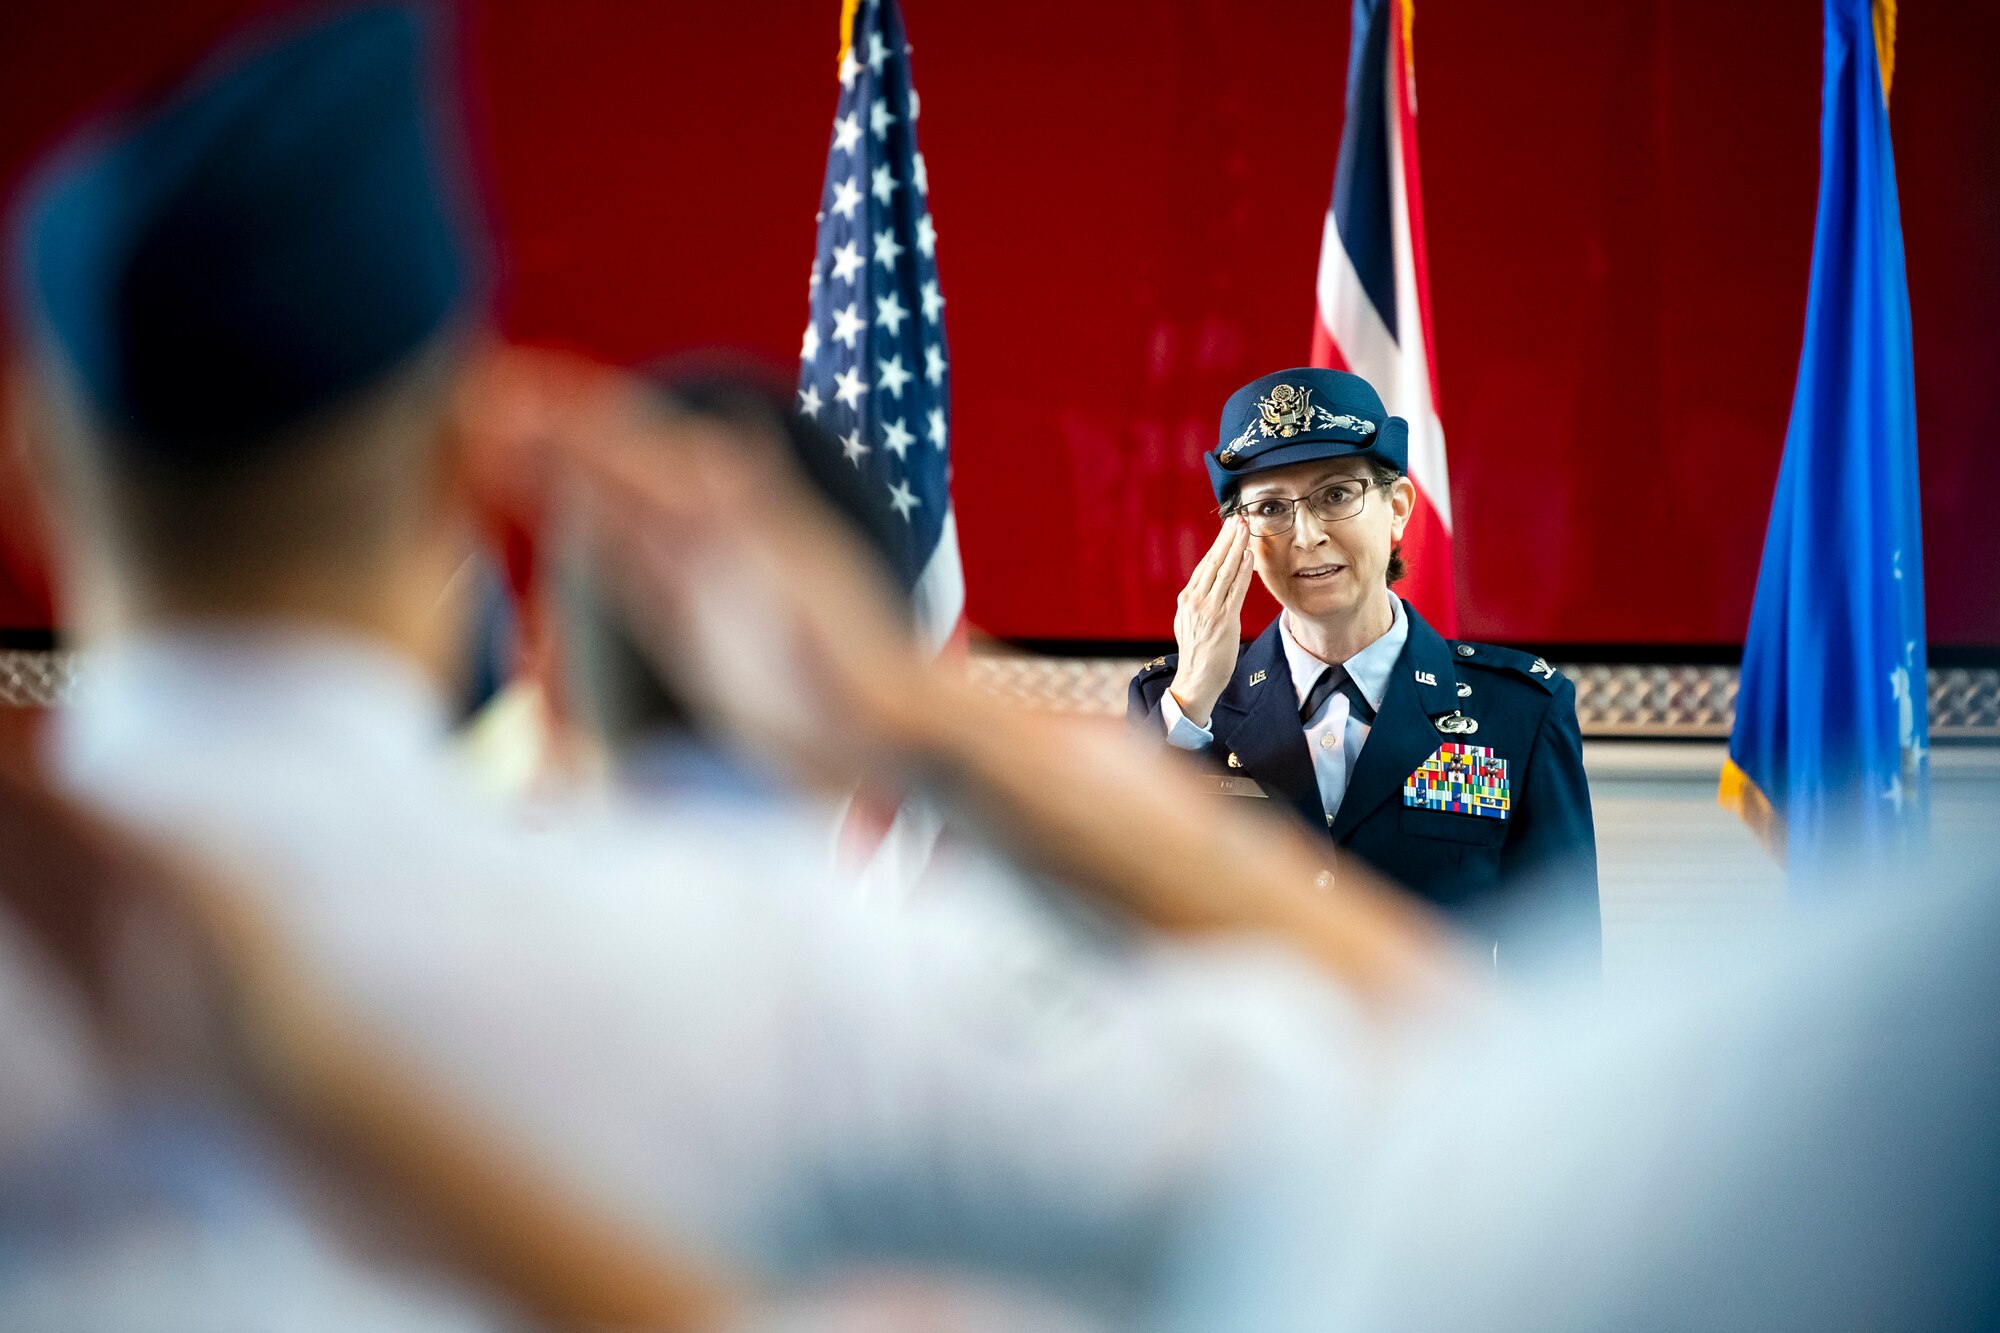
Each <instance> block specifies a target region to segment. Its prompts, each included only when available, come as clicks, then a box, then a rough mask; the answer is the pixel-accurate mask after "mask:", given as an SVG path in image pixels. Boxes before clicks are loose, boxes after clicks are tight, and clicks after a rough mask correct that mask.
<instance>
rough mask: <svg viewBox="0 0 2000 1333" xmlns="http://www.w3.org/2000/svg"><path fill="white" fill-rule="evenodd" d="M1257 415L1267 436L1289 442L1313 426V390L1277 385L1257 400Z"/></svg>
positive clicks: (1294, 385)
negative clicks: (1274, 436)
mask: <svg viewBox="0 0 2000 1333" xmlns="http://www.w3.org/2000/svg"><path fill="white" fill-rule="evenodd" d="M1257 415H1258V417H1259V418H1260V421H1259V425H1261V426H1262V428H1263V431H1264V434H1265V435H1267V436H1269V435H1276V436H1278V437H1279V438H1281V439H1286V440H1289V439H1291V438H1292V436H1294V435H1297V434H1298V433H1299V432H1300V431H1302V430H1305V429H1306V428H1307V427H1308V426H1310V425H1311V424H1312V390H1311V389H1302V388H1300V387H1299V386H1298V385H1296V384H1279V385H1276V386H1274V387H1273V388H1272V390H1271V392H1269V393H1268V394H1265V395H1264V396H1263V397H1262V398H1259V399H1258V400H1257Z"/></svg>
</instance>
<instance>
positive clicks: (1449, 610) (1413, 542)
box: [1396, 486, 1458, 639]
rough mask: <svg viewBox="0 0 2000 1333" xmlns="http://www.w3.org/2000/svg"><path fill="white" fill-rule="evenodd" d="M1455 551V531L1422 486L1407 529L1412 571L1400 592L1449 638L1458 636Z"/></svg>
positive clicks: (1405, 555)
mask: <svg viewBox="0 0 2000 1333" xmlns="http://www.w3.org/2000/svg"><path fill="white" fill-rule="evenodd" d="M1451 552H1452V542H1451V533H1450V532H1449V531H1447V530H1446V529H1445V526H1444V524H1443V522H1441V521H1440V520H1439V518H1438V513H1437V510H1436V509H1434V508H1432V507H1431V502H1430V497H1429V496H1427V495H1425V494H1424V488H1423V487H1422V486H1418V487H1417V503H1416V507H1415V508H1414V509H1413V510H1412V511H1411V513H1410V522H1409V525H1408V526H1407V527H1405V528H1404V529H1403V561H1404V563H1405V564H1407V565H1409V567H1410V574H1409V577H1408V578H1406V579H1404V580H1403V582H1402V584H1401V586H1399V587H1398V588H1397V589H1396V591H1397V592H1398V593H1400V594H1401V595H1402V596H1403V597H1404V598H1406V599H1407V600H1408V601H1410V602H1411V603H1412V604H1414V605H1415V606H1416V607H1417V608H1418V609H1419V610H1421V611H1422V612H1423V614H1424V619H1425V620H1428V621H1429V622H1430V624H1431V628H1432V629H1434V630H1436V631H1437V632H1438V633H1440V634H1442V635H1444V636H1445V637H1446V638H1448V639H1449V638H1456V637H1457V635H1458V591H1457V580H1456V579H1454V578H1453V576H1452V563H1451Z"/></svg>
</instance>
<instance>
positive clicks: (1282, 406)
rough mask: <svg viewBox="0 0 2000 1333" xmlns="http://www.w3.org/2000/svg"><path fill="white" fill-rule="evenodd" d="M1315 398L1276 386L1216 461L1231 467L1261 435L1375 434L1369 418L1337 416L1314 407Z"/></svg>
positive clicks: (1298, 389)
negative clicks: (1253, 438) (1310, 431)
mask: <svg viewBox="0 0 2000 1333" xmlns="http://www.w3.org/2000/svg"><path fill="white" fill-rule="evenodd" d="M1312 395H1313V391H1312V390H1311V389H1307V388H1303V387H1301V386H1299V385H1297V384H1280V385H1277V386H1275V387H1273V388H1272V390H1271V392H1269V393H1268V394H1265V395H1264V396H1263V397H1262V398H1259V399H1258V400H1257V415H1256V416H1254V417H1252V418H1250V424H1249V425H1247V426H1245V427H1244V428H1243V433H1242V434H1241V435H1238V436H1237V437H1236V438H1235V439H1233V440H1231V441H1230V442H1229V443H1228V444H1225V445H1224V446H1222V448H1221V449H1220V450H1218V451H1217V452H1216V456H1215V458H1216V461H1217V462H1218V463H1221V464H1222V465H1223V466H1224V467H1228V466H1229V465H1230V464H1231V463H1233V462H1235V461H1236V456H1237V455H1238V454H1240V453H1242V452H1243V451H1244V450H1245V449H1248V448H1249V447H1250V441H1251V438H1252V437H1253V436H1255V435H1257V434H1259V433H1260V432H1261V433H1262V435H1263V436H1264V438H1265V439H1267V440H1269V439H1279V440H1289V439H1291V438H1292V437H1293V436H1295V435H1299V434H1302V433H1303V432H1305V431H1308V430H1312V429H1314V428H1316V427H1317V428H1319V429H1323V430H1351V431H1353V432H1354V433H1355V434H1356V435H1363V436H1367V435H1373V434H1374V433H1375V423H1374V422H1372V421H1370V420H1368V419H1367V418H1366V417H1357V416H1351V415H1349V414H1348V413H1345V412H1343V413H1340V414H1339V415H1335V414H1334V413H1332V412H1329V411H1327V409H1325V408H1323V407H1314V406H1313V402H1312Z"/></svg>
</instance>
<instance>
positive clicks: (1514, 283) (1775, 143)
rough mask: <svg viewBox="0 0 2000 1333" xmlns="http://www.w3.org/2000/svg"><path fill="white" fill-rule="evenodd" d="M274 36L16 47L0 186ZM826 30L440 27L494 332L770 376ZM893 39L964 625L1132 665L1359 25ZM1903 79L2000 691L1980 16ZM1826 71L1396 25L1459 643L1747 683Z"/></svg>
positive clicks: (53, 33)
mask: <svg viewBox="0 0 2000 1333" xmlns="http://www.w3.org/2000/svg"><path fill="white" fill-rule="evenodd" d="M265 8H268V6H263V5H255V6H253V5H247V4H243V3H229V2H227V0H159V2H158V3H153V4H148V5H143V6H141V5H129V4H118V3H111V2H110V0H68V2H67V3H64V4H61V5H37V6H30V7H28V9H27V11H26V12H23V13H19V14H14V15H11V16H10V17H9V20H8V25H7V26H8V34H7V40H6V42H5V43H3V44H0V180H4V181H5V182H7V184H8V185H9V187H10V193H11V186H12V184H13V183H15V182H16V181H18V178H19V175H20V172H21V170H22V168H23V167H24V165H25V164H26V163H27V162H28V161H29V160H31V159H32V157H33V156H34V154H35V153H36V152H37V151H39V149H40V148H41V147H42V146H44V145H46V144H47V143H48V142H49V141H50V139H51V137H52V136H54V135H56V134H57V133H58V132H60V130H62V129H63V128H64V127H65V126H67V125H70V124H72V123H74V121H75V120H76V118H77V117H78V116H79V115H80V114H81V113H82V112H83V110H84V109H85V108H87V107H89V106H90V105H92V104H94V103H97V102H99V101H101V100H102V99H103V98H105V97H107V96H111V95H115V94H118V93H122V92H129V91H131V90H133V89H135V88H139V87H142V86H143V85H144V84H145V83H146V82H147V81H149V80H151V79H154V78H156V77H158V76H159V74H160V72H161V71H162V70H165V69H168V68H171V67H172V66H173V65H175V64H177V63H178V62H179V61H181V60H183V59H185V58H186V56H187V55H189V54H190V53H192V52H194V51H197V50H199V49H200V48H201V46H202V45H203V43H205V42H206V41H208V40H210V39H211V38H212V37H213V35H214V34H216V33H217V32H219V31H222V30H224V29H226V28H227V26H228V25H229V24H231V23H232V22H234V21H235V20H236V19H238V18H239V17H241V16H242V15H243V14H245V13H248V12H252V11H254V10H260V9H265ZM838 8H839V6H838V4H837V3H836V0H809V2H808V0H797V2H794V3H786V4H782V5H704V6H681V5H673V6H667V5H659V4H656V3H651V2H650V0H627V2H623V3H610V2H609V0H599V2H598V3H563V4H557V3H553V0H539V2H535V3H530V2H528V0H514V2H511V3H508V2H503V0H485V2H483V3H470V4H467V5H465V6H464V7H462V9H461V10H460V11H459V13H460V22H461V24H462V26H463V28H464V31H465V36H466V44H465V51H466V69H465V71H464V82H465V87H466V92H467V99H468V118H469V122H470V124H471V125H472V126H473V128H474V130H475V132H476V134H477V137H478V141H479V143H480V154H481V157H482V160H483V167H484V170H485V174H486V177H487V182H488V184H487V189H488V195H489V206H490V209H491V212H492V216H493V218H494V221H495V223H496V226H497V228H498V231H499V233H500V237H501V252H500V253H501V261H502V272H501V319H502V322H503V324H504V327H505V328H506V330H507V331H508V332H509V333H511V334H513V335H515V336H518V337H521V338H524V339H531V340H536V341H544V342H554V343H557V344H561V345H565V346H569V347H572V348H577V349H581V350H584V351H588V352H591V353H594V354H597V355H600V356H604V357H608V358H612V359H616V360H626V361H630V360H641V359H646V358H650V357H653V356H656V355H658V354H661V353H664V352H668V351H672V350H676V349H681V348H686V347H689V346H694V345H707V344H723V345H731V346H736V347H741V348H747V349H750V350H752V351H755V352H758V353H762V354H764V355H767V356H769V357H772V358H775V359H778V360H781V361H789V360H790V359H791V358H792V357H794V356H795V355H796V348H797V344H798V335H799V333H800V330H801V327H802V324H803V320H804V317H805V309H806V305H805V277H806V266H807V264H808V263H809V259H810V254H811V247H812V234H813V216H812V215H813V208H814V204H815V198H816V192H817V190H818V188H819V181H820V175H821V171H822V167H823V163H824V155H825V151H826V140H827V134H828V129H829V119H830V115H831V108H832V106H833V87H832V79H833V54H834V43H835V29H836V24H837V17H838ZM905 11H906V15H907V18H908V22H909V26H910V29H911V33H912V37H913V40H914V42H915V43H916V54H915V61H916V65H915V69H916V77H917V86H918V88H919V90H920V92H921V93H922V96H923V103H922V105H923V115H922V122H921V126H920V133H921V137H922V145H923V149H924V152H925V156H926V158H927V159H928V165H929V168H930V177H931V185H932V203H933V208H934V212H935V216H936V218H937V224H938V230H939V233H940V237H941V240H940V251H939V253H940V256H941V263H942V265H943V276H944V286H945V294H946V296H947V298H948V300H949V302H950V304H949V307H948V310H947V319H948V321H949V331H950V337H951V342H952V356H953V374H954V387H955V392H956V397H955V401H954V411H955V414H956V432H955V433H956V440H955V448H956V456H957V483H956V484H957V495H958V506H959V514H960V523H961V527H962V532H963V541H964V550H965V559H966V567H967V580H968V583H969V585H970V611H971V616H972V619H973V620H974V622H975V623H976V624H978V625H979V626H980V627H981V628H983V629H985V630H987V631H989V632H991V633H995V634H999V635H1004V636H1010V637H1026V638H1039V639H1091V640H1108V639H1157V638H1161V637H1164V636H1166V635H1167V634H1168V633H1169V632H1170V630H1169V626H1170V621H1171V612H1172V604H1173V595H1174V593H1175V591H1176V590H1177V589H1178V587H1179V585H1180V582H1181V579H1182V578H1183V576H1184V571H1185V570H1186V568H1187V567H1188V566H1189V565H1190V564H1191V563H1192V561H1193V560H1194V558H1195V557H1196V555H1197V553H1198V552H1199V550H1200V549H1201V548H1202V546H1203V545H1204V544H1205V542H1206V540H1207V537H1208V534H1209V531H1210V524H1211V522H1212V519H1211V518H1210V517H1209V516H1208V510H1209V508H1210V506H1211V504H1212V502H1211V501H1210V499H1209V497H1208V494H1207V490H1206V488H1205V485H1204V483H1203V481H1202V478H1201V473H1200V469H1199V467H1198V463H1197V455H1198V454H1199V452H1200V450H1201V449H1202V448H1204V447H1207V446H1208V445H1209V444H1211V443H1212V442H1213V438H1214V424H1215V416H1216V412H1217V410H1218V408H1219V407H1220V404H1221V402H1222V400H1223V398H1224V397H1225V396H1226V395H1227V394H1228V392H1229V391H1230V390H1231V389H1233V388H1234V387H1236V386H1237V385H1238V384H1239V383H1241V382H1243V381H1245V380H1248V379H1250V378H1252V377H1253V376H1255V375H1258V374H1260V373H1263V372H1265V371H1268V370H1271V369H1274V368H1278V367H1282V366H1285V365H1292V364H1298V363H1300V362H1303V361H1304V360H1305V359H1306V353H1307V347H1308V335H1309V330H1310V327H1311V324H1310V319H1311V311H1312V290H1311V289H1312V281H1313V273H1314V265H1315V260H1316V255H1317V249H1318V243H1319V232H1320V222H1321V218H1322V216H1323V213H1324V210H1325V207H1326V201H1327V196H1328V193H1329V190H1330V186H1331V180H1332V171H1333V158H1334V148H1335V141H1336V136H1337V133H1338V128H1339V108H1340V104H1341V94H1342V82H1343V79H1344V58H1345V52H1346V42H1347V31H1346V29H1347V15H1346V10H1345V7H1344V6H1342V5H1340V4H1329V3H1325V2H1324V0H1265V2H1264V3H1241V2H1240V0H1185V2H1183V3H1176V4H1159V3H1154V2H1153V0H1100V2H1099V3H1095V4H1089V5H1078V4H1074V3H1055V2H1054V0H1020V2H1019V3H1015V4H1011V5H1007V6H1003V7H995V6H973V5H962V4H949V3H942V2H939V0H905ZM1898 36H1899V47H1898V53H1897V65H1896V85H1895V103H1894V107H1893V114H1892V124H1893V131H1894V134H1895V137H1896V151H1897V161H1898V170H1899V175H1900V179H1901V185H1902V199H1903V211H1904V227H1905V231H1906V236H1907V242H1908V254H1909V270H1910V285H1911V303H1912V306H1913V309H1914V315H1915V334H1916V352H1917V393H1918V402H1919V411H1920V420H1919V448H1920V451H1921V454H1922V458H1923V462H1924V469H1925V493H1924V501H1925V510H1924V522H1925V539H1926V563H1927V574H1928V577H1929V598H1930V621H1931V630H1932V633H1933V636H1934V638H1935V639H1936V640H1937V641H1938V642H1940V643H1943V644H1976V645H2000V596H1996V595H1995V594H1994V592H1993V589H1995V588H2000V539H1996V538H1995V537H1994V535H1993V521H1992V519H1991V518H1990V517H1989V515H1988V512H1987V511H1988V510H1990V508H1991V498H1990V497H1991V490H1990V488H1991V487H1992V486H1993V485H1994V484H1995V483H1996V482H2000V466H1996V465H1995V463H1994V462H1993V459H1992V452H1993V450H1994V449H1995V448H1996V447H2000V374H1996V371H2000V317H1996V315H1995V314H1994V313H1993V312H1994V311H1996V310H2000V111H1996V108H1995V103H1994V99H1993V96H1992V93H1991V91H1990V78H1989V74H1988V69H1989V67H1990V58H1991V56H1990V53H1991V52H1992V51H1993V50H1995V49H1996V48H2000V11H1996V10H1995V9H1994V8H1992V7H1990V6H1983V5H1960V4H1945V3H1942V2H1941V0H1933V2H1932V3H1928V4H1906V5H1905V6H1903V9H1902V17H1901V22H1900V24H1899V32H1898ZM1819 40H1820V18H1819V7H1818V5H1817V4H1814V3H1812V2H1811V0H1790V2H1789V3H1784V4H1764V5H1743V4H1737V3H1721V2H1720V0H1713V2H1710V0H1702V2H1699V3H1696V2H1691V0H1646V2H1641V3H1631V4H1620V5H1578V4H1571V5H1555V4H1547V3H1525V4H1518V5H1491V4H1481V3H1475V2H1474V0H1422V3H1420V4H1419V5H1418V16H1417V27H1416V40H1415V49H1416V55H1417V62H1418V71H1419V98H1420V125H1421V133H1422V136H1423V163H1424V170H1425V181H1424V187H1425V196H1426V197H1425V203H1426V207H1427V213H1428V223H1429V233H1430V236H1429V240H1430V262H1431V286H1432V292H1433V295H1434V302H1435V319H1436V325H1437V328H1436V337H1437V365H1438V374H1439V379H1440V395H1439V396H1440V400H1441V404H1442V409H1443V417H1444V422H1445V427H1446V433H1447V437H1448V440H1449V446H1450V458H1451V469H1452V485H1453V494H1454V508H1455V510H1456V512H1457V515H1458V557H1457V558H1458V570H1457V573H1458V579H1459V587H1460V608H1461V611H1460V614H1461V624H1462V626H1463V632H1464V633H1466V634H1467V635H1469V636H1474V637H1485V638H1497V639H1514V640H1522V641H1528V642H1536V643H1586V642H1587V643H1631V644H1729V643H1734V642H1737V641H1739V640H1740V638H1741V635H1742V631H1743V626H1744V622H1745V620H1746V617H1747V615H1748V611H1749V603H1750V593H1751V584H1752V579H1753V577H1754V573H1755V568H1756V561H1757V553H1758V550H1759V546H1760V541H1761V536H1762V532H1763V527H1764V519H1765V514H1766V510H1767V507H1768V504H1769V496H1770V490H1771V484H1772V481H1773V479H1774V477H1775V475H1776V470H1777V461H1778V452H1779V448H1780V445H1781V442H1782V440H1783V435H1784V426H1785V417H1786V412H1787V409H1788V405H1789V402H1790V395H1791V386H1792V375H1793V370H1794V367H1795V364H1796V359H1797V355H1798V344H1799V337H1800V331H1801V326H1802V320H1803V317H1804V307H1805V291H1806V272H1807V261H1808V255H1809V250H1810V244H1811V228H1812V218H1813V193H1814V185H1815V181H1816V172H1817V161H1816V157H1817V151H1818V141H1817V133H1818V117H1819V108H1818V78H1819V60H1820V51H1819ZM18 492H19V481H18V478H13V477H11V476H10V475H9V474H7V473H5V472H0V626H9V625H11V626H29V627H33V626H35V625H37V624H40V623H44V622H46V620H47V619H48V613H47V610H46V606H45V603H44V602H43V601H42V599H41V595H40V593H39V591H38V587H37V577H38V576H37V575H36V574H35V573H34V570H33V565H34V561H33V559H32V558H31V557H28V556H25V555H24V554H23V551H24V549H25V548H27V547H28V546H29V545H30V540H29V539H28V537H27V536H26V534H25V530H24V528H23V527H22V524H21V522H20V519H19V515H18V503H19V499H20V497H19V494H18Z"/></svg>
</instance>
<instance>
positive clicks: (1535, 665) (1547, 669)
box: [1528, 657, 1556, 680]
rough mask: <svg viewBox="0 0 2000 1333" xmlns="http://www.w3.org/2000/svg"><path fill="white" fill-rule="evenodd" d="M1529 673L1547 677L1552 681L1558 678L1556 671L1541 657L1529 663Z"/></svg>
mask: <svg viewBox="0 0 2000 1333" xmlns="http://www.w3.org/2000/svg"><path fill="white" fill-rule="evenodd" d="M1528 671H1529V673H1530V674H1532V675H1536V676H1546V677H1548V678H1549V679H1550V680H1554V679H1555V678H1556V669H1555V668H1554V667H1552V666H1550V665H1549V664H1548V663H1547V662H1545V661H1544V660H1542V659H1541V658H1539V657H1538V658H1536V659H1535V660H1534V661H1532V662H1530V663H1528Z"/></svg>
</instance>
